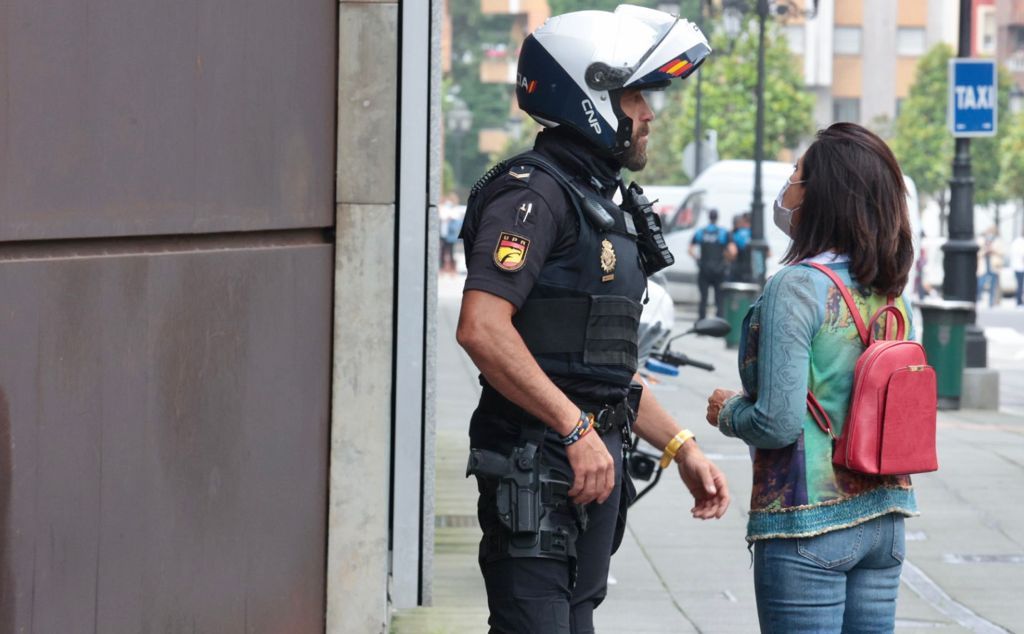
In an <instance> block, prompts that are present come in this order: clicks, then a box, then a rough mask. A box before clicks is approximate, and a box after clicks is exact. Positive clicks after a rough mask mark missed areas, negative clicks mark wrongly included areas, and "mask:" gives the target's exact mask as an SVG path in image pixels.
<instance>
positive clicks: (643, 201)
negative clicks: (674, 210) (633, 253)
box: [620, 181, 676, 276]
mask: <svg viewBox="0 0 1024 634" xmlns="http://www.w3.org/2000/svg"><path fill="white" fill-rule="evenodd" d="M620 186H621V181H620ZM622 208H623V209H624V210H625V211H627V212H628V213H629V214H630V215H631V216H632V217H633V224H634V225H635V226H636V233H637V241H636V242H637V246H638V247H639V248H640V261H641V263H642V264H643V267H644V273H646V274H647V275H648V276H650V275H653V274H654V273H657V272H658V271H660V270H661V269H664V268H666V267H669V266H672V264H673V263H675V261H676V259H675V257H673V256H672V252H671V251H669V250H668V245H667V244H665V236H664V235H662V232H661V216H659V215H658V213H657V212H656V211H654V207H653V206H652V205H651V202H650V201H648V200H647V196H644V190H643V189H641V187H640V186H639V185H637V184H636V183H635V182H634V183H630V184H629V188H627V189H624V190H622Z"/></svg>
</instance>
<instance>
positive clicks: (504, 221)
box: [462, 128, 618, 309]
mask: <svg viewBox="0 0 1024 634" xmlns="http://www.w3.org/2000/svg"><path fill="white" fill-rule="evenodd" d="M534 149H535V150H537V152H539V153H541V154H542V155H544V156H545V158H548V159H549V160H552V161H553V162H554V163H555V164H556V165H558V166H559V167H561V168H562V169H563V170H564V171H565V172H566V174H567V175H569V176H570V177H576V178H577V179H582V180H583V182H589V180H590V179H591V178H594V179H596V181H597V183H598V184H599V185H600V188H601V190H602V193H604V194H606V196H607V197H608V198H611V195H612V194H613V193H614V190H615V185H616V181H615V178H616V177H617V175H618V164H617V163H614V162H612V161H611V160H602V159H599V158H597V157H595V156H594V155H593V154H592V152H591V151H590V150H589V149H587V148H586V147H585V146H584V145H583V144H582V143H580V142H579V141H577V140H576V139H575V138H573V136H572V134H571V133H569V132H566V131H561V130H560V129H558V128H553V129H549V130H545V131H543V132H541V133H540V134H539V135H537V142H536V144H535V146H534ZM481 195H482V196H484V198H483V199H482V200H481V204H480V205H479V206H478V209H477V211H476V213H474V214H472V215H471V216H468V217H467V218H466V221H465V225H464V226H463V230H462V238H463V241H464V244H465V248H466V269H467V271H468V274H467V276H466V285H465V287H464V290H481V291H487V292H488V293H491V294H493V295H497V296H498V297H502V298H504V299H507V300H508V301H509V302H511V303H512V304H513V305H515V307H516V308H517V309H518V308H521V307H522V305H523V302H525V301H526V297H527V296H528V295H529V294H530V290H531V289H532V288H533V285H534V283H535V282H536V280H537V276H538V275H539V274H540V270H541V267H543V265H544V262H545V261H546V260H547V259H548V258H550V257H552V256H556V255H561V254H563V253H565V252H566V251H567V250H568V249H571V248H572V247H573V245H574V244H575V243H576V237H577V235H578V234H579V224H578V223H579V218H578V217H577V214H576V210H575V207H573V204H572V201H571V200H569V198H568V196H567V194H566V193H565V192H564V191H563V190H562V188H561V186H560V185H559V184H558V182H557V181H556V180H555V179H554V178H553V177H552V176H549V175H548V174H546V173H544V172H543V171H541V170H539V169H531V168H525V169H517V168H516V167H515V166H513V167H512V168H511V169H510V170H509V172H508V173H506V174H504V175H502V176H499V177H497V178H496V179H495V180H494V181H493V182H492V183H491V184H490V185H489V186H488V187H487V188H485V190H484V191H483V192H482V193H481Z"/></svg>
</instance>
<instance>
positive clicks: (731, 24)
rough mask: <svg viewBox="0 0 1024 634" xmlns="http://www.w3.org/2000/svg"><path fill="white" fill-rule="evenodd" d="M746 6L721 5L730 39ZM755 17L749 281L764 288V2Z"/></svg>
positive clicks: (736, 1)
mask: <svg viewBox="0 0 1024 634" xmlns="http://www.w3.org/2000/svg"><path fill="white" fill-rule="evenodd" d="M748 7H749V5H748V4H747V2H746V0H729V1H727V2H726V3H725V6H724V7H723V13H722V23H723V27H724V29H725V31H726V34H727V35H728V36H729V37H730V38H735V37H736V36H738V35H739V31H740V29H741V28H742V24H743V19H742V14H743V12H744V10H745V9H747V8H748ZM754 8H755V11H756V13H757V87H756V88H755V93H756V99H757V114H756V115H755V120H754V195H753V199H752V200H751V203H750V221H751V222H750V269H751V270H750V279H751V280H754V281H755V282H756V283H757V284H758V285H759V286H764V277H765V254H766V253H767V252H768V242H767V241H766V240H765V239H764V195H763V192H762V190H761V164H762V162H763V161H764V75H765V72H764V57H765V52H764V32H765V22H766V21H767V19H768V12H769V9H770V6H769V2H768V0H755V7H754Z"/></svg>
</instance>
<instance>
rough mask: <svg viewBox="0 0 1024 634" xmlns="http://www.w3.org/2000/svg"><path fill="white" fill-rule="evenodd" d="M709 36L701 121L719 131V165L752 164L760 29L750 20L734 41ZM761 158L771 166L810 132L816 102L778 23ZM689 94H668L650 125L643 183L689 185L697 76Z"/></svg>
mask: <svg viewBox="0 0 1024 634" xmlns="http://www.w3.org/2000/svg"><path fill="white" fill-rule="evenodd" d="M720 32H721V30H720V29H718V30H716V31H715V35H714V36H713V37H712V49H713V51H714V52H713V53H712V54H711V56H710V57H709V58H708V60H707V61H706V62H705V63H704V65H703V66H702V67H701V69H700V71H698V72H700V73H702V74H703V75H704V77H703V80H702V87H701V92H702V95H701V119H702V126H701V127H702V128H703V129H704V130H715V131H717V133H718V154H719V158H721V159H752V158H753V157H754V131H755V122H756V112H757V101H756V93H755V91H756V88H757V39H758V37H757V31H756V22H755V20H754V19H753V18H751V19H750V20H749V21H748V23H747V24H746V28H744V29H743V31H742V32H741V34H740V35H739V36H738V37H737V39H736V40H735V41H729V39H728V38H727V37H726V36H724V35H720V34H719V33H720ZM765 77H766V81H765V118H764V123H765V127H764V156H765V158H767V159H769V160H771V159H772V158H774V157H776V156H778V154H779V153H780V152H781V151H782V150H783V149H787V148H788V149H792V148H795V147H796V146H797V145H798V144H799V143H800V141H801V140H802V139H803V138H805V137H806V136H807V135H808V134H810V133H811V132H812V131H813V125H814V118H813V109H814V98H813V96H812V95H811V94H810V93H808V92H807V91H806V90H805V89H804V88H803V78H802V77H801V75H800V70H799V68H798V67H797V63H796V60H795V58H794V56H793V54H792V52H791V51H790V50H789V44H788V41H787V40H786V38H785V37H784V36H783V35H782V33H781V30H780V28H779V26H778V24H776V23H774V22H771V23H769V25H768V30H767V33H766V37H765ZM685 84H686V85H685V90H683V91H674V92H672V91H671V89H670V92H669V94H668V95H667V96H666V104H665V107H664V109H663V110H662V111H661V112H660V113H659V115H658V117H659V119H660V121H659V120H658V119H656V120H655V122H654V125H653V126H652V130H654V131H653V132H652V141H651V144H652V146H651V151H650V152H649V162H648V169H647V170H646V171H645V173H644V180H645V181H647V182H649V183H654V182H664V183H679V182H686V181H687V180H688V178H689V175H687V174H684V173H683V171H682V166H681V161H682V152H683V148H684V147H686V145H687V144H688V143H690V142H691V141H692V140H693V138H694V136H693V135H694V118H695V116H696V89H695V88H696V78H695V77H694V76H691V77H690V78H688V79H687V80H686V81H685Z"/></svg>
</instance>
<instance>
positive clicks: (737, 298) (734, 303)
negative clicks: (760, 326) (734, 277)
mask: <svg viewBox="0 0 1024 634" xmlns="http://www.w3.org/2000/svg"><path fill="white" fill-rule="evenodd" d="M721 288H722V317H724V318H725V320H726V321H727V322H729V325H730V326H731V327H732V329H731V330H729V334H727V335H726V336H725V347H726V348H736V347H738V346H739V345H740V335H741V334H742V333H741V332H740V330H741V329H742V328H743V318H744V317H746V316H747V310H748V309H749V308H750V305H751V304H753V303H754V300H755V299H757V296H758V294H759V293H760V292H761V287H760V286H758V285H757V284H749V283H747V282H726V283H724V284H722V286H721ZM715 300H716V301H717V300H718V298H717V297H716V298H715Z"/></svg>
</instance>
